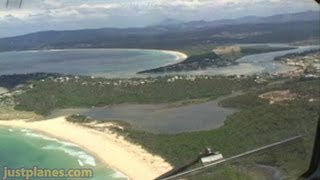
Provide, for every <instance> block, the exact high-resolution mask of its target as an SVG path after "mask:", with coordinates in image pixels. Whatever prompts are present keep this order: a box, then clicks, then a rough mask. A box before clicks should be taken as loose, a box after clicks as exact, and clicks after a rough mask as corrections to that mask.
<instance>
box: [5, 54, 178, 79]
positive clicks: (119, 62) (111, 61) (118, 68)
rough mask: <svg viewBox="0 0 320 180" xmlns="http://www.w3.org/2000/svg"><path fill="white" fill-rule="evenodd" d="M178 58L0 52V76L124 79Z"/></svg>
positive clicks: (170, 55)
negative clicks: (72, 75)
mask: <svg viewBox="0 0 320 180" xmlns="http://www.w3.org/2000/svg"><path fill="white" fill-rule="evenodd" d="M177 60H178V58H177V57H176V56H175V55H173V54H171V53H166V52H162V51H157V50H138V49H130V50H129V49H78V50H76V49H66V50H43V51H18V52H2V53H0V75H3V74H22V73H36V72H46V73H62V74H74V75H95V76H102V77H126V76H132V75H135V74H136V73H137V72H139V71H142V70H146V69H152V68H156V67H159V66H163V65H165V64H168V63H173V62H176V61H177Z"/></svg>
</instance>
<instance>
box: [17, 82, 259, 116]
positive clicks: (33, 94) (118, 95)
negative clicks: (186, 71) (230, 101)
mask: <svg viewBox="0 0 320 180" xmlns="http://www.w3.org/2000/svg"><path fill="white" fill-rule="evenodd" d="M67 78H69V80H68V81H67V80H66V79H67ZM176 78H178V79H175V77H159V78H154V79H151V78H149V79H103V78H95V79H91V78H89V77H81V78H80V79H75V78H71V77H64V78H60V79H59V81H56V80H54V79H46V80H43V81H34V82H33V88H29V89H27V90H25V93H23V94H21V95H17V96H16V97H15V101H16V102H17V104H18V105H17V106H16V109H18V110H26V111H34V112H36V113H38V114H41V115H48V114H49V113H50V111H52V110H53V109H55V108H70V107H92V106H104V105H110V104H120V103H167V102H178V101H186V100H192V99H201V98H208V99H215V98H217V97H219V96H223V95H228V94H231V93H232V92H233V91H237V90H241V89H246V88H250V87H252V86H256V83H255V82H254V80H253V78H251V77H249V78H243V79H237V78H231V77H230V78H229V77H222V76H221V77H220V76H217V77H208V76H197V77H194V78H195V79H188V78H187V77H182V76H179V77H176ZM61 79H63V80H61ZM169 79H170V80H171V81H170V82H169ZM62 81H63V82H62ZM172 81H174V82H172Z"/></svg>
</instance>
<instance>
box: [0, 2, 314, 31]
mask: <svg viewBox="0 0 320 180" xmlns="http://www.w3.org/2000/svg"><path fill="white" fill-rule="evenodd" d="M6 2H7V0H0V37H8V36H15V35H21V34H26V33H30V32H37V31H44V30H70V29H87V28H103V27H120V28H123V27H142V26H149V25H154V24H158V23H160V22H163V21H165V20H166V19H177V20H179V21H195V20H207V21H210V20H218V19H231V18H237V17H243V16H249V15H255V16H269V15H274V14H282V13H293V12H301V11H307V10H318V9H319V6H318V5H317V4H316V3H315V2H314V1H313V0H23V2H22V7H21V8H20V9H19V8H18V6H19V2H20V0H9V7H8V8H6Z"/></svg>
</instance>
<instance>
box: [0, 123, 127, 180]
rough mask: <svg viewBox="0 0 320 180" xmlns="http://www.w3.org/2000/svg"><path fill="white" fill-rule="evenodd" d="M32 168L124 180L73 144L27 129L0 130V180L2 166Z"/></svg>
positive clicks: (95, 179) (99, 179)
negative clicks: (90, 172)
mask: <svg viewBox="0 0 320 180" xmlns="http://www.w3.org/2000/svg"><path fill="white" fill-rule="evenodd" d="M79 138H81V137H79ZM35 166H37V167H39V168H41V169H44V168H48V169H66V170H68V169H79V168H85V169H92V170H93V178H89V179H92V180H109V179H110V180H113V179H120V180H122V179H127V178H126V176H125V175H123V174H122V173H120V172H117V171H115V170H113V169H111V168H108V167H107V166H106V165H105V164H102V163H101V162H100V161H99V160H97V159H96V158H95V157H94V156H92V155H91V154H90V153H88V152H86V151H84V150H83V149H81V148H80V147H79V146H77V145H76V144H72V143H69V142H66V141H61V140H58V139H56V138H52V137H49V136H46V135H43V134H40V133H36V132H34V131H32V130H29V129H18V128H4V127H0V179H2V177H3V175H4V171H3V169H4V167H8V168H10V169H14V168H23V167H24V168H26V169H32V168H33V167H35ZM14 179H17V178H14ZM46 179H47V178H46ZM56 179H57V178H56ZM61 179H66V178H61ZM69 179H71V178H69ZM86 179H88V178H86Z"/></svg>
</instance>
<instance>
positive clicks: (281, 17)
mask: <svg viewBox="0 0 320 180" xmlns="http://www.w3.org/2000/svg"><path fill="white" fill-rule="evenodd" d="M315 20H320V11H304V12H298V13H290V14H278V15H273V16H268V17H260V16H245V17H241V18H236V19H222V20H216V21H191V22H182V21H180V20H175V19H167V20H165V21H163V22H161V23H159V24H158V26H162V27H163V26H164V27H168V26H169V27H171V28H204V27H218V26H222V25H236V24H258V23H285V22H294V21H315Z"/></svg>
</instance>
